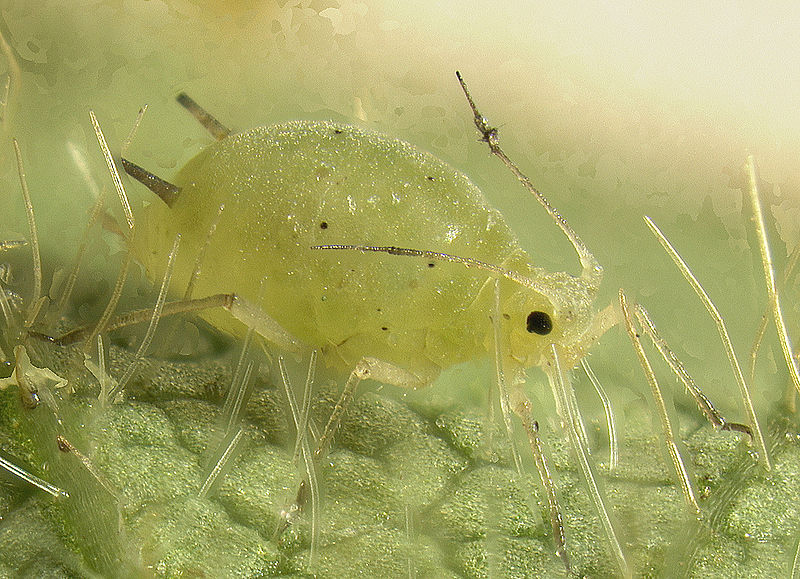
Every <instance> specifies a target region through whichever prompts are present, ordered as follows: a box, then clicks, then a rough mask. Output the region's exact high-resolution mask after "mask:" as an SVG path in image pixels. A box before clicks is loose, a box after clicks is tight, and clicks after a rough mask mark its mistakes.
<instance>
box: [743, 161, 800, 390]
mask: <svg viewBox="0 0 800 579" xmlns="http://www.w3.org/2000/svg"><path fill="white" fill-rule="evenodd" d="M747 176H748V178H749V182H750V186H749V188H748V193H749V196H750V204H751V206H752V209H753V217H754V221H755V224H756V236H757V237H758V245H759V248H760V250H761V263H762V264H763V266H764V278H765V281H766V284H767V296H768V298H769V304H770V309H771V310H772V317H773V319H774V321H775V328H776V329H777V330H778V339H779V341H780V343H781V350H783V357H784V359H785V360H786V366H787V367H788V368H789V375H790V376H791V377H792V382H793V383H794V387H795V389H796V390H797V391H798V392H800V368H798V366H797V360H796V359H795V358H794V356H793V355H792V351H793V349H792V341H791V339H790V338H789V333H788V331H787V330H786V322H785V320H784V318H783V309H782V308H781V301H780V295H779V293H778V288H777V286H776V283H775V268H774V267H773V265H772V251H771V250H770V247H769V239H768V238H767V226H766V224H765V223H764V211H763V210H762V209H761V198H760V196H759V194H758V177H757V175H756V164H755V160H754V159H753V156H752V155H749V156H748V157H747Z"/></svg>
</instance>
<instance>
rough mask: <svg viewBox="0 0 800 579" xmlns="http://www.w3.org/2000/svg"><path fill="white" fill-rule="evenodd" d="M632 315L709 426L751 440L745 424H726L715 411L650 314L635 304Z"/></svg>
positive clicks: (750, 431)
mask: <svg viewBox="0 0 800 579" xmlns="http://www.w3.org/2000/svg"><path fill="white" fill-rule="evenodd" d="M633 313H634V315H635V317H636V320H637V321H638V322H639V325H640V326H641V327H642V329H643V330H644V333H645V334H647V335H648V337H649V338H650V340H651V341H652V342H653V345H654V346H655V347H656V350H658V353H659V354H661V357H662V358H664V361H665V362H666V363H667V365H668V366H669V367H670V370H672V372H673V374H675V376H677V377H678V380H680V381H681V382H682V383H683V385H684V387H685V388H686V391H687V392H688V393H689V394H690V395H691V396H692V397H693V398H694V400H695V402H696V403H697V407H698V408H699V409H700V411H701V412H702V413H703V414H704V415H705V416H706V418H707V419H708V421H709V422H710V423H711V425H712V426H713V427H714V428H716V429H718V430H730V431H735V432H741V433H743V434H746V435H747V436H748V437H749V438H750V441H751V442H752V440H753V432H752V430H751V429H750V427H749V426H747V425H746V424H739V423H738V422H728V421H727V420H725V417H724V416H722V413H721V412H720V411H719V410H717V408H716V407H715V406H714V404H713V403H712V402H711V400H710V399H709V398H708V396H706V395H705V393H703V391H702V390H701V389H700V387H699V386H698V385H697V383H696V382H695V381H694V379H693V378H692V376H691V375H690V374H689V372H688V371H687V370H686V368H685V367H684V366H683V363H681V361H680V359H679V358H678V356H677V355H676V354H675V352H673V351H672V349H671V348H670V347H669V344H667V342H666V340H664V338H663V337H662V336H661V334H659V332H658V330H657V329H656V325H655V322H653V319H652V318H651V317H650V314H649V313H648V312H647V310H645V309H644V307H643V306H642V305H640V304H636V305H635V307H634V312H633Z"/></svg>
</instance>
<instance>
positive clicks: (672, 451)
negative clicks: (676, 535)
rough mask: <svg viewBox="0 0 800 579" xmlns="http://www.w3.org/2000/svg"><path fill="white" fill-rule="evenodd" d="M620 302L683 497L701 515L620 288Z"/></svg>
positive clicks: (658, 389)
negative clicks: (648, 385) (654, 404)
mask: <svg viewBox="0 0 800 579" xmlns="http://www.w3.org/2000/svg"><path fill="white" fill-rule="evenodd" d="M619 304H620V307H621V308H622V315H623V316H624V319H625V328H626V329H627V330H628V336H629V337H630V340H631V343H632V344H633V348H634V350H636V355H637V356H638V357H639V364H641V366H642V369H643V370H644V373H645V375H646V376H647V382H648V383H649V384H650V390H651V391H652V394H653V399H654V400H655V402H656V408H657V409H658V417H659V419H660V420H661V428H662V431H663V433H664V442H665V443H666V445H667V452H668V453H669V456H670V459H671V460H672V465H673V466H674V467H675V473H676V474H677V477H678V483H679V484H680V487H681V490H682V491H683V497H684V499H686V505H687V506H688V507H689V509H690V510H691V511H692V513H693V514H694V515H695V516H699V515H700V505H698V504H697V498H696V497H695V493H694V487H693V486H692V480H691V478H690V476H689V472H688V471H687V470H686V465H685V464H684V462H683V457H681V453H680V451H679V450H678V445H677V443H676V441H675V433H674V432H673V429H672V421H671V420H670V417H669V413H668V412H667V406H666V404H665V403H664V397H663V396H662V394H661V388H660V387H659V385H658V381H657V380H656V375H655V372H653V368H652V366H651V365H650V360H648V359H647V355H646V354H645V352H644V348H643V347H642V341H641V340H640V339H639V333H638V332H637V331H636V328H634V325H633V317H632V315H631V312H630V310H629V309H628V304H627V301H626V300H625V294H624V293H623V291H622V290H619Z"/></svg>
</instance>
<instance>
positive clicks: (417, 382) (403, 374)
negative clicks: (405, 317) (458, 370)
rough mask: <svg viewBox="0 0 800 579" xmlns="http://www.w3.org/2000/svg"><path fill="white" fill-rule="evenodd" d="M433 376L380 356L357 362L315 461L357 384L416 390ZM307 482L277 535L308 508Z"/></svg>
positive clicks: (328, 442) (325, 448)
mask: <svg viewBox="0 0 800 579" xmlns="http://www.w3.org/2000/svg"><path fill="white" fill-rule="evenodd" d="M433 378H435V376H422V377H420V376H417V375H415V374H412V373H411V372H409V371H407V370H405V369H403V368H401V367H399V366H396V365H394V364H391V363H389V362H386V361H384V360H380V359H378V358H372V357H363V358H361V359H360V360H359V361H358V363H357V364H356V365H355V368H353V370H352V372H350V376H349V377H348V378H347V381H346V382H345V385H344V388H342V392H341V394H340V395H339V399H338V400H337V401H336V405H335V406H334V408H333V411H332V412H331V415H330V417H329V418H328V422H327V424H325V429H324V430H323V432H322V435H320V437H319V438H318V439H317V448H316V449H315V450H314V452H313V454H312V457H311V458H312V460H313V461H315V462H316V463H319V461H321V460H322V459H324V458H325V457H326V456H327V454H328V451H329V450H330V447H331V444H332V443H333V437H334V436H335V435H336V432H337V431H338V430H339V425H340V424H341V423H342V419H343V418H344V415H345V414H346V413H347V409H348V408H349V407H350V405H351V404H352V402H353V398H354V396H355V393H356V390H357V389H358V385H359V384H360V383H361V382H362V381H364V380H367V379H372V380H375V381H376V382H380V383H382V384H390V385H392V386H398V387H400V388H409V389H412V390H413V389H415V388H419V387H421V386H424V385H425V384H429V383H430V382H432V381H433ZM308 484H309V483H308V481H306V480H303V481H302V482H301V483H300V488H299V489H298V491H297V496H296V498H295V502H294V505H292V506H291V507H290V508H289V509H288V510H287V511H286V512H285V514H284V522H283V523H282V524H281V525H280V526H279V527H278V529H276V531H275V536H277V535H280V534H281V533H282V532H283V531H284V530H285V529H286V527H287V526H288V524H289V519H290V518H291V517H292V516H293V515H294V514H295V513H297V512H299V511H302V510H303V508H305V505H306V502H307V500H308V497H307V495H308V490H309V489H308Z"/></svg>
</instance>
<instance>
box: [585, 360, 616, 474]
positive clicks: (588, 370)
mask: <svg viewBox="0 0 800 579" xmlns="http://www.w3.org/2000/svg"><path fill="white" fill-rule="evenodd" d="M581 368H583V371H584V373H585V374H586V376H587V377H588V378H589V381H590V382H591V383H592V386H593V387H594V390H595V392H597V396H598V397H599V398H600V403H601V404H602V405H603V411H604V412H605V415H606V429H607V430H608V470H609V471H610V472H614V471H615V470H617V463H618V462H619V442H618V437H617V422H616V419H615V418H614V409H613V407H612V406H611V399H610V398H609V397H608V394H607V393H606V390H605V388H603V384H602V383H601V382H600V380H599V379H598V378H597V375H596V374H595V373H594V370H592V367H591V366H590V365H589V360H587V359H586V358H585V357H584V358H581Z"/></svg>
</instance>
